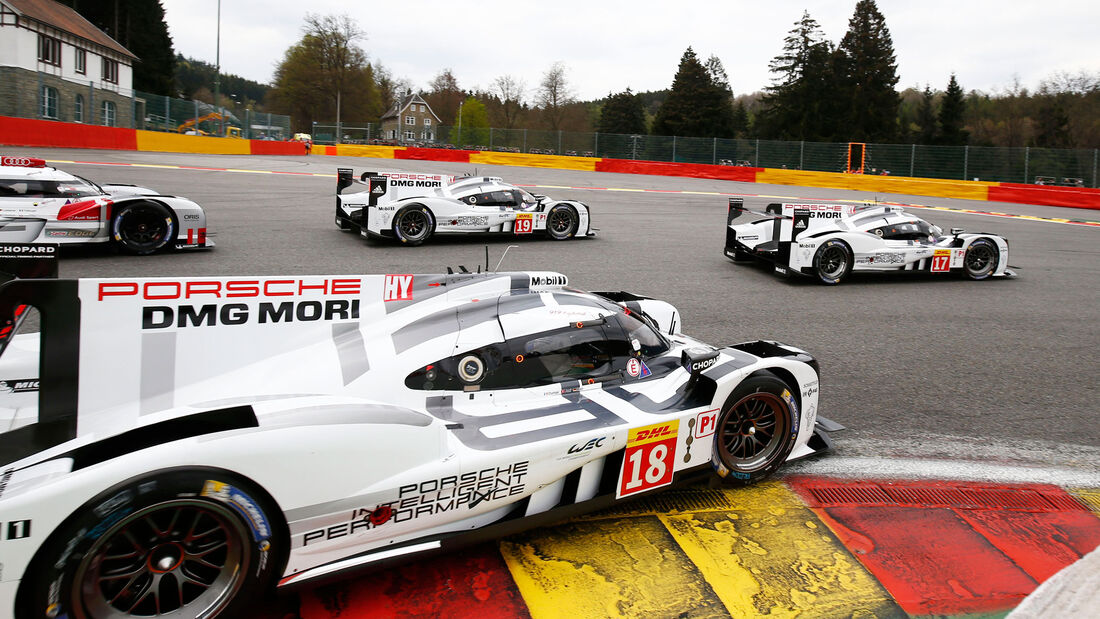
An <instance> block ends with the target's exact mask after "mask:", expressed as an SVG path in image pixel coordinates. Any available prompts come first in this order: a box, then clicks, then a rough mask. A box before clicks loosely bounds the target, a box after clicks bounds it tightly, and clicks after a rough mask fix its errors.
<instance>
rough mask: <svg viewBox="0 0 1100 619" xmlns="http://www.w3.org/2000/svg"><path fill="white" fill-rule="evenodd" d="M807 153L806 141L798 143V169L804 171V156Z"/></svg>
mask: <svg viewBox="0 0 1100 619" xmlns="http://www.w3.org/2000/svg"><path fill="white" fill-rule="evenodd" d="M805 152H806V140H801V141H800V142H799V143H798V169H799V170H801V169H802V160H803V154H804V153H805Z"/></svg>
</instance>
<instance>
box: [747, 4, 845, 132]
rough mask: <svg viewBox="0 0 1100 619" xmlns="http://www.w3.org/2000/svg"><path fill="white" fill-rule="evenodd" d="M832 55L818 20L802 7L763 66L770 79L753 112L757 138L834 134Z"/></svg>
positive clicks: (834, 59) (834, 98)
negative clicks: (780, 45)
mask: <svg viewBox="0 0 1100 619" xmlns="http://www.w3.org/2000/svg"><path fill="white" fill-rule="evenodd" d="M836 58H837V56H836V54H834V52H833V47H832V44H830V43H829V42H828V41H826V40H825V37H824V35H823V34H822V32H821V26H820V25H819V24H818V23H817V20H815V19H814V18H813V17H810V14H809V13H808V12H805V11H803V13H802V18H801V19H799V21H797V22H795V25H794V28H792V29H791V30H790V32H789V33H788V34H787V37H786V38H785V39H784V40H783V52H782V53H781V54H779V55H778V56H776V57H775V58H773V59H772V61H771V63H769V65H768V69H769V70H770V71H771V72H772V73H773V74H775V77H774V78H773V79H774V80H775V83H774V84H772V85H771V86H769V87H768V88H767V89H766V91H767V92H766V94H765V95H764V98H763V101H762V102H761V104H762V108H761V110H760V112H759V114H758V117H757V122H756V129H757V132H758V133H759V134H760V136H761V137H766V138H773V139H786V140H822V139H829V138H830V137H831V136H832V135H833V130H834V127H836V125H837V123H836V122H835V114H836V110H835V108H836V106H837V101H836V93H835V88H834V84H833V81H834V72H833V63H834V62H835V61H836Z"/></svg>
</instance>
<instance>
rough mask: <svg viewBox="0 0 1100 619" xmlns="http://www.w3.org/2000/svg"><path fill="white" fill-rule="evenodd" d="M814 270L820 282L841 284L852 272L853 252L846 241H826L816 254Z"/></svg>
mask: <svg viewBox="0 0 1100 619" xmlns="http://www.w3.org/2000/svg"><path fill="white" fill-rule="evenodd" d="M813 268H814V275H816V276H817V280H818V281H819V282H821V283H823V284H828V285H830V286H832V285H836V284H839V283H840V282H841V281H842V280H843V279H844V278H845V277H847V276H848V273H849V272H851V270H852V250H851V248H849V247H848V244H847V243H845V242H844V241H840V240H837V239H830V240H828V241H825V242H824V243H822V244H821V247H818V248H817V253H815V254H814V263H813Z"/></svg>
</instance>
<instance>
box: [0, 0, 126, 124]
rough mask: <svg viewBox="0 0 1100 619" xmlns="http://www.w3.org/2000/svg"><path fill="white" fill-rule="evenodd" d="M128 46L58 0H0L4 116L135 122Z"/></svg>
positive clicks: (0, 90) (0, 112)
mask: <svg viewBox="0 0 1100 619" xmlns="http://www.w3.org/2000/svg"><path fill="white" fill-rule="evenodd" d="M135 60H137V57H136V56H134V55H133V54H132V53H131V52H130V51H129V50H127V49H126V48H125V47H123V46H122V45H120V44H119V43H118V42H117V41H115V40H114V39H112V38H111V37H109V36H107V34H106V33H104V32H103V31H102V30H100V29H98V28H96V27H95V26H93V25H92V24H91V22H89V21H88V20H86V19H84V18H83V17H81V16H80V14H79V13H77V12H76V11H74V10H73V9H71V8H69V7H67V6H65V5H63V4H60V3H58V2H55V1H54V0H0V116H17V117H23V118H39V119H44V120H60V121H65V122H79V123H88V124H95V125H107V126H112V127H132V126H133V114H134V102H133V89H132V84H133V64H134V61H135Z"/></svg>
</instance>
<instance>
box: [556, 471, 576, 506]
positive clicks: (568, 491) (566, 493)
mask: <svg viewBox="0 0 1100 619" xmlns="http://www.w3.org/2000/svg"><path fill="white" fill-rule="evenodd" d="M580 484H581V469H576V470H575V471H572V472H571V473H569V474H568V475H566V476H565V487H564V488H562V489H561V500H560V501H558V506H559V507H560V506H562V505H572V504H573V503H576V502H577V489H578V488H579V487H580Z"/></svg>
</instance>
